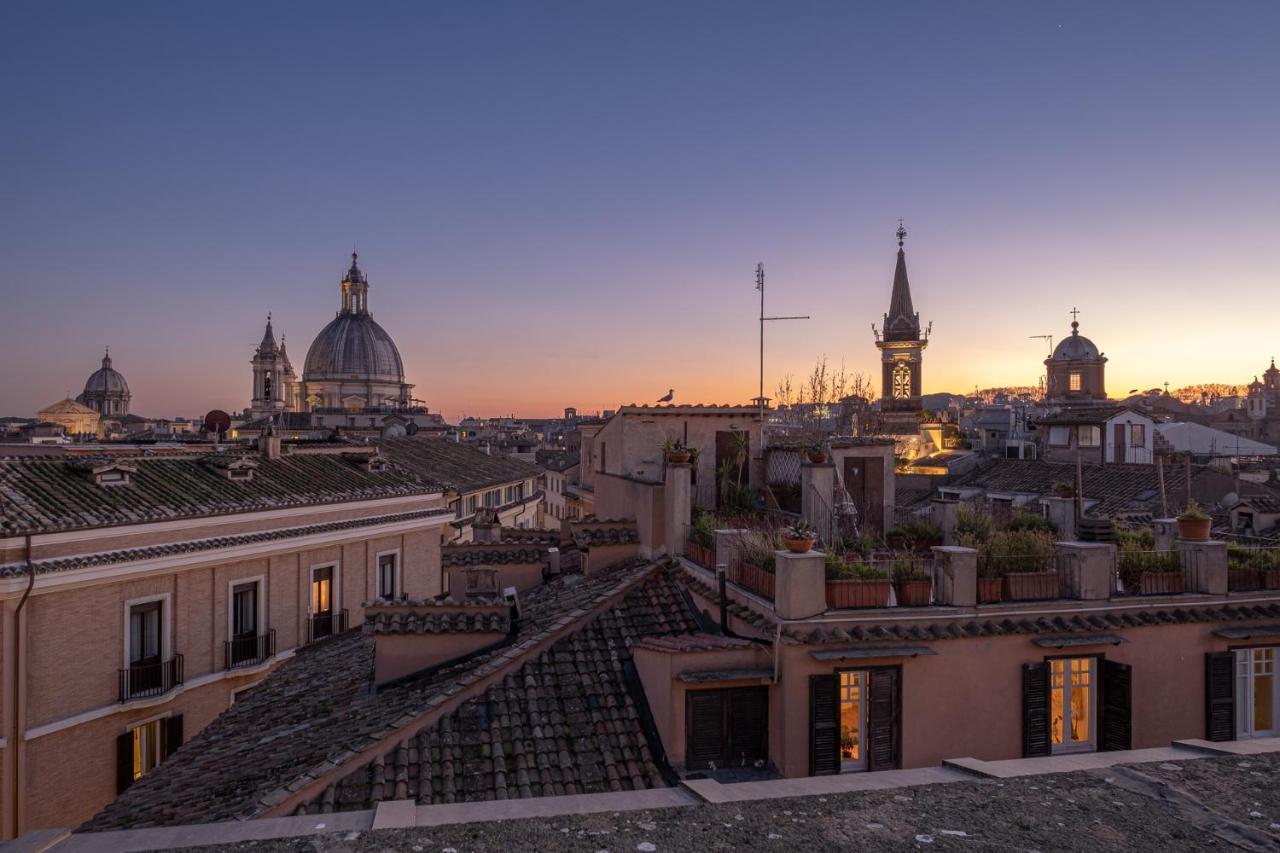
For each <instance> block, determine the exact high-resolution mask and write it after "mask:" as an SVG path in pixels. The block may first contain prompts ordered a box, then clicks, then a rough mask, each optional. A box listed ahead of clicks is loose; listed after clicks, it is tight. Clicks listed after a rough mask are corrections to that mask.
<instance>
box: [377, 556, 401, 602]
mask: <svg viewBox="0 0 1280 853" xmlns="http://www.w3.org/2000/svg"><path fill="white" fill-rule="evenodd" d="M398 556H399V555H397V554H380V555H378V598H385V599H388V600H392V599H394V598H395V597H396V594H397V591H398V589H399V586H400V585H399V583H397V580H398V578H397V577H396V575H398V574H399V571H398V566H397V565H396V562H397V560H396V558H397V557H398Z"/></svg>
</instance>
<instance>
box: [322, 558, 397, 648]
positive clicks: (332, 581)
mask: <svg viewBox="0 0 1280 853" xmlns="http://www.w3.org/2000/svg"><path fill="white" fill-rule="evenodd" d="M379 564H381V558H380V559H379ZM379 568H381V565H379ZM337 574H338V567H337V566H333V565H329V566H316V567H314V568H312V569H311V601H310V610H311V615H310V616H309V617H308V622H309V624H310V630H309V632H308V634H309V639H310V640H319V639H321V638H322V637H328V636H330V635H331V634H335V633H337V632H338V631H340V630H342V629H343V627H344V626H343V625H342V624H341V623H342V617H341V614H340V613H337V612H336V611H335V605H334V593H335V591H336V581H337Z"/></svg>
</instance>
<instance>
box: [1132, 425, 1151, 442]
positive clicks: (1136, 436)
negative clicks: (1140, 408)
mask: <svg viewBox="0 0 1280 853" xmlns="http://www.w3.org/2000/svg"><path fill="white" fill-rule="evenodd" d="M1129 446H1130V447H1146V446H1147V425H1146V424H1129Z"/></svg>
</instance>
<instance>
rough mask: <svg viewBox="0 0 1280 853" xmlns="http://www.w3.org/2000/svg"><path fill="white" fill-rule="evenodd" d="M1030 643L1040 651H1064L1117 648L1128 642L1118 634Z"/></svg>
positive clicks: (1046, 638) (1050, 639) (1078, 636)
mask: <svg viewBox="0 0 1280 853" xmlns="http://www.w3.org/2000/svg"><path fill="white" fill-rule="evenodd" d="M1031 642H1033V643H1035V644H1036V645H1037V646H1039V647H1040V648H1042V649H1065V648H1069V647H1072V646H1118V645H1120V644H1121V643H1127V642H1129V641H1128V640H1126V639H1125V638H1124V637H1121V636H1120V635H1119V634H1072V635H1071V636H1069V637H1036V638H1035V639H1034V640H1032V641H1031Z"/></svg>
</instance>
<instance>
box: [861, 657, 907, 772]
mask: <svg viewBox="0 0 1280 853" xmlns="http://www.w3.org/2000/svg"><path fill="white" fill-rule="evenodd" d="M901 674H902V670H901V669H899V668H898V667H891V668H886V669H872V670H869V671H868V673H867V684H868V688H867V689H868V692H869V693H870V694H871V696H870V701H869V702H868V704H867V740H868V744H867V769H868V770H893V769H895V768H897V767H898V766H899V764H900V763H901V757H902V706H901V702H900V698H901V696H900V693H899V691H900V689H901V686H902V681H901Z"/></svg>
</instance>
